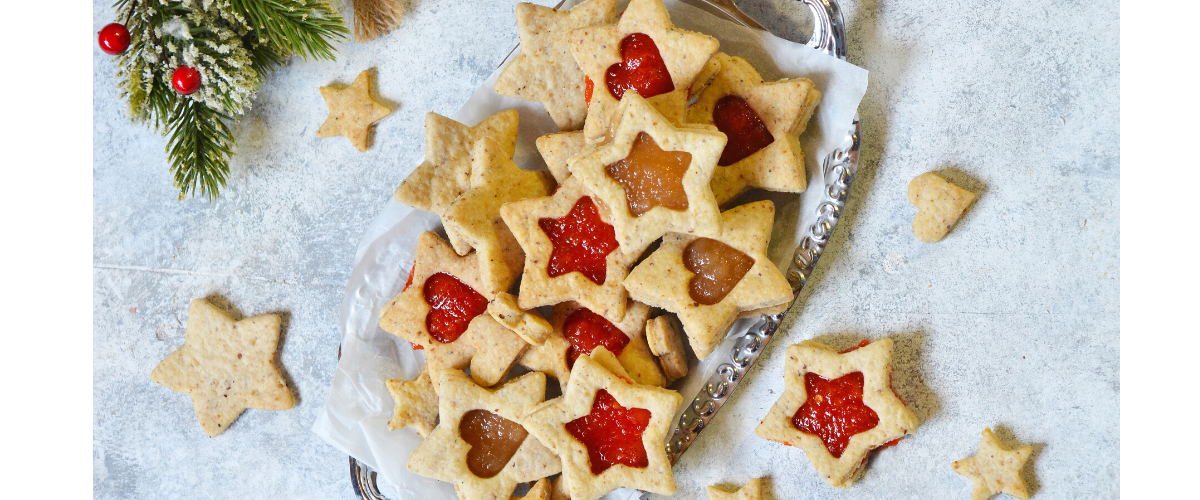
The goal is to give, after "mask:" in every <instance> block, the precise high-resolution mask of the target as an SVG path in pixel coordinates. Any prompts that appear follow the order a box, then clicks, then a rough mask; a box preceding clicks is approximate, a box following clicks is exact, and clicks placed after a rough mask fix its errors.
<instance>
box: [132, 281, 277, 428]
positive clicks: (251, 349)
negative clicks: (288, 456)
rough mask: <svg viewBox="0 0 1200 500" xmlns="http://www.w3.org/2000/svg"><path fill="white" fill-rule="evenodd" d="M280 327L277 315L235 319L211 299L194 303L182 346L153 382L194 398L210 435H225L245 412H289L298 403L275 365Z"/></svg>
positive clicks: (157, 370) (152, 376)
mask: <svg viewBox="0 0 1200 500" xmlns="http://www.w3.org/2000/svg"><path fill="white" fill-rule="evenodd" d="M279 326H280V320H279V316H278V315H275V314H263V315H261V316H255V317H253V318H246V319H243V320H241V321H234V320H233V318H231V317H229V315H228V314H225V313H224V312H222V311H221V310H220V309H217V307H216V306H214V305H212V304H210V303H209V302H208V301H207V300H204V299H196V300H193V301H192V303H191V305H190V306H189V307H188V320H187V331H186V335H187V338H186V340H184V342H183V347H180V348H179V349H176V350H175V352H172V353H171V354H170V355H168V356H167V357H166V358H165V359H163V360H162V362H161V363H159V364H158V366H156V367H154V371H152V372H150V379H151V380H153V381H155V382H157V383H158V384H159V385H161V386H163V387H166V388H168V389H171V390H173V391H176V392H182V393H184V394H187V395H189V396H191V397H192V405H193V406H195V408H196V418H197V419H199V420H200V426H201V427H203V428H204V432H206V433H208V436H209V437H215V436H216V435H217V434H220V433H222V432H225V429H228V428H229V424H230V423H232V422H233V421H234V420H235V419H237V418H238V416H239V415H241V414H242V412H243V411H245V410H246V408H254V409H256V410H287V409H289V408H291V407H292V405H294V404H295V403H296V400H295V398H294V397H293V396H292V391H290V390H288V388H287V384H286V383H285V382H284V380H283V375H282V374H281V373H280V372H279V368H278V367H276V366H275V348H276V347H277V346H278V345H279Z"/></svg>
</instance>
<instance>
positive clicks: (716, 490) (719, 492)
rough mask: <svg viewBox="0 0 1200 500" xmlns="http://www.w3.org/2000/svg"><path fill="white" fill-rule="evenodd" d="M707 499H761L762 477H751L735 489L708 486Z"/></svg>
mask: <svg viewBox="0 0 1200 500" xmlns="http://www.w3.org/2000/svg"><path fill="white" fill-rule="evenodd" d="M708 500H762V478H757V477H756V478H754V479H751V480H750V481H748V482H746V484H745V485H744V486H742V487H741V488H738V490H737V491H728V490H725V489H723V488H720V487H718V486H709V487H708Z"/></svg>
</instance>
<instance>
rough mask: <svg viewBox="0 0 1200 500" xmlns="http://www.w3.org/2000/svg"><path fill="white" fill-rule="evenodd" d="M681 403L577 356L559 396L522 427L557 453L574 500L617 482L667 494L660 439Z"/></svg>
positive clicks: (669, 481)
mask: <svg viewBox="0 0 1200 500" xmlns="http://www.w3.org/2000/svg"><path fill="white" fill-rule="evenodd" d="M682 401H683V397H682V396H680V395H679V393H678V392H675V391H671V390H667V389H663V388H661V387H651V386H645V385H638V384H632V383H630V382H628V381H626V380H623V379H621V378H620V377H618V376H616V375H613V374H612V373H610V372H608V371H607V370H605V369H604V368H602V367H601V366H600V365H599V364H597V363H596V362H595V361H592V359H591V358H590V357H588V356H580V357H579V359H577V360H576V361H575V367H574V368H573V369H572V371H571V383H570V384H568V385H567V390H566V392H565V393H564V394H563V396H562V397H560V398H557V399H554V400H552V401H548V402H546V403H544V404H542V405H541V406H539V407H538V408H537V409H536V410H535V411H533V412H532V413H530V414H529V416H527V417H525V419H524V421H522V424H523V425H524V426H525V428H526V429H528V430H529V433H530V434H532V435H533V436H535V437H537V438H538V439H539V440H540V441H541V442H542V443H544V444H546V446H548V447H550V449H551V450H553V451H554V452H555V453H557V454H558V456H559V458H560V459H561V460H562V471H563V478H565V479H564V480H565V481H566V487H567V490H568V491H569V492H570V493H571V498H573V499H575V500H593V499H595V498H598V497H600V496H601V495H604V494H605V493H608V492H609V491H612V490H614V489H616V488H621V487H626V488H637V489H640V490H644V491H648V492H651V493H658V494H662V495H671V494H674V493H675V479H674V476H673V475H672V474H671V462H670V460H669V459H668V458H667V452H666V448H665V447H664V446H663V442H664V441H665V440H666V437H667V433H668V432H670V431H671V424H672V423H673V422H672V421H673V420H674V417H675V410H676V408H678V407H679V403H681V402H682Z"/></svg>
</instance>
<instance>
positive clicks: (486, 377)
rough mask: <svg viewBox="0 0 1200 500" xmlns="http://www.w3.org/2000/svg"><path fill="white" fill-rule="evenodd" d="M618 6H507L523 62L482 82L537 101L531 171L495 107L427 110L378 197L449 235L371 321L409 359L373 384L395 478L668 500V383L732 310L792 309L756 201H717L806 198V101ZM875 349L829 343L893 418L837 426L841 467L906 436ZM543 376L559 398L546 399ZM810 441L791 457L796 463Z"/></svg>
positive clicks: (641, 12) (657, 7)
mask: <svg viewBox="0 0 1200 500" xmlns="http://www.w3.org/2000/svg"><path fill="white" fill-rule="evenodd" d="M615 3H616V2H615V0H587V1H585V2H582V3H580V4H579V5H577V6H575V7H574V8H572V9H570V10H562V11H560V10H556V9H550V8H545V7H540V6H536V5H532V4H525V3H523V4H519V5H518V6H517V9H516V13H517V15H516V17H517V25H518V29H519V31H520V37H521V49H522V50H521V53H520V54H519V55H518V56H517V57H516V58H515V59H513V61H512V62H511V63H509V65H508V66H507V67H506V68H505V69H504V71H503V72H502V73H501V75H500V77H499V78H498V80H497V82H496V91H497V92H498V93H500V94H504V95H509V96H513V97H518V98H522V99H527V100H535V101H540V102H542V103H543V104H544V106H545V108H546V111H547V112H548V113H549V115H550V116H551V118H552V119H553V120H554V122H555V123H556V124H557V125H558V126H559V128H560V129H561V131H560V132H558V133H553V134H549V135H546V136H543V137H541V138H539V139H538V140H537V147H538V150H539V152H540V153H541V155H542V157H543V159H544V160H545V162H546V165H547V166H548V167H549V171H534V170H522V169H521V168H520V167H518V166H517V165H516V164H515V163H513V160H512V157H513V151H514V148H515V144H516V136H517V130H518V116H517V113H516V112H515V111H513V110H509V111H504V112H501V113H498V114H496V115H493V116H491V117H489V118H487V119H485V120H483V121H482V122H480V123H478V124H476V125H474V126H467V125H464V124H461V123H458V122H455V121H453V120H450V119H448V118H445V117H442V116H440V115H437V114H434V113H430V114H429V115H428V116H427V119H426V148H425V152H426V158H425V161H424V162H423V163H422V164H421V165H420V166H418V167H417V169H416V170H415V171H414V172H413V173H412V174H411V175H410V176H409V177H408V178H407V179H405V180H404V181H403V183H402V184H401V185H400V186H399V188H397V189H396V193H395V197H396V199H397V200H399V201H400V202H402V203H405V204H408V205H410V206H412V207H415V208H418V209H422V210H427V211H430V212H433V213H435V214H438V215H439V216H440V217H441V220H442V223H443V226H444V228H445V233H446V235H445V238H444V239H443V238H442V237H441V236H439V235H437V234H435V233H432V232H429V233H424V234H422V235H421V236H420V238H419V239H418V244H417V248H416V251H415V256H416V257H415V265H414V267H413V269H412V270H411V272H410V274H409V279H408V283H407V284H406V285H405V288H404V290H403V291H402V292H400V293H399V294H398V295H397V296H396V297H395V298H394V299H392V300H391V302H389V303H388V304H387V306H386V307H385V308H384V309H383V311H382V312H381V316H380V326H381V327H382V328H383V329H384V330H386V331H388V332H390V333H392V334H394V335H396V336H398V337H400V338H402V339H404V340H407V341H408V342H410V343H412V345H413V346H414V348H417V349H423V350H424V351H425V354H426V360H427V366H426V368H425V369H423V370H422V372H421V374H420V375H419V376H418V378H417V379H415V380H412V381H401V380H390V381H388V386H389V389H391V391H392V394H393V396H394V397H395V399H396V409H395V414H394V417H393V419H392V421H391V422H390V423H389V428H391V429H399V428H402V427H412V428H414V429H415V430H416V431H417V432H418V433H419V434H421V435H422V436H424V437H425V441H424V442H423V443H422V444H421V445H420V446H419V447H418V448H417V449H416V450H415V451H414V452H413V453H412V455H411V456H410V458H409V461H408V468H409V469H410V470H411V471H413V472H415V473H417V474H421V475H424V476H428V477H432V478H436V479H440V480H444V481H448V482H451V483H453V484H454V485H455V488H456V491H457V492H458V494H459V496H460V497H462V498H464V499H474V498H508V497H509V496H510V495H512V493H513V491H514V489H515V488H516V486H517V485H518V484H520V483H526V482H533V481H537V483H536V484H534V485H533V486H532V489H531V490H530V495H535V496H534V498H537V497H538V495H540V496H541V497H542V498H551V497H558V498H565V497H570V498H573V499H575V500H590V499H594V498H597V497H599V496H601V495H603V494H605V493H607V492H609V491H611V490H613V489H615V488H618V487H629V488H637V489H641V490H644V491H650V492H655V493H661V494H672V493H674V491H675V483H674V480H673V477H672V474H671V464H670V462H669V461H668V458H667V456H666V452H665V449H664V446H663V444H664V441H665V438H666V436H667V434H668V433H669V432H670V430H671V427H672V419H673V417H674V414H675V411H676V409H677V408H678V407H679V404H680V403H681V402H682V397H681V396H680V394H679V393H678V392H676V391H674V390H671V389H668V388H667V386H668V385H669V384H671V383H672V382H673V381H675V380H676V379H679V378H680V377H683V376H684V375H685V374H686V373H687V370H688V365H689V362H691V361H694V360H695V359H704V358H706V357H708V356H709V355H710V354H711V353H712V352H713V350H714V349H715V348H716V347H717V346H718V345H719V344H720V343H721V341H722V340H723V338H724V335H725V333H726V330H727V329H728V327H729V326H730V324H732V322H733V321H734V320H736V319H737V318H738V317H740V316H747V315H759V314H763V313H769V312H778V311H782V310H784V309H786V308H787V307H788V306H789V305H790V303H791V300H792V290H791V287H790V286H789V284H788V282H787V280H786V279H784V276H783V274H782V273H781V272H780V271H779V269H778V268H776V267H775V265H774V264H773V263H772V262H771V261H770V259H769V258H768V257H767V254H766V252H767V246H768V244H769V243H770V237H771V229H772V227H773V223H774V216H775V207H774V205H773V204H772V203H771V202H770V201H757V202H752V203H744V204H740V205H739V204H737V203H736V200H738V199H739V198H740V196H741V195H742V194H743V193H746V192H747V191H750V190H751V189H754V188H758V189H763V190H768V191H779V192H801V191H804V189H805V188H806V179H807V176H806V171H805V167H804V154H803V152H802V151H801V149H800V145H799V140H798V136H799V134H801V133H802V132H803V131H804V129H805V127H806V125H807V123H808V121H809V118H810V117H811V116H812V113H813V110H814V108H815V107H816V106H817V104H818V102H819V101H820V97H821V94H820V92H819V91H817V90H816V89H815V88H814V87H813V84H812V82H811V81H809V80H806V79H785V80H780V81H775V82H764V81H763V79H762V77H760V76H759V74H758V72H757V71H755V69H754V68H753V67H752V66H751V65H750V64H749V63H747V62H746V61H745V60H743V59H741V58H738V57H734V56H729V55H726V54H723V53H720V52H718V49H719V44H718V42H717V40H716V39H715V38H713V37H711V36H708V35H705V34H702V33H695V32H691V31H686V30H682V29H678V28H675V27H674V25H673V24H672V23H671V19H670V17H669V15H668V13H667V10H666V8H665V6H664V5H663V3H662V0H632V1H631V2H630V3H629V6H628V8H627V9H626V10H625V11H624V12H623V13H622V14H621V15H620V16H617V14H616V11H615ZM618 18H619V20H618ZM876 344H878V345H876ZM876 344H872V345H871V347H868V348H864V349H862V352H861V353H859V354H853V353H847V354H839V353H836V352H832V355H833V356H836V357H841V356H843V355H844V356H847V357H852V358H854V359H858V358H863V359H864V360H866V361H863V362H864V363H867V364H868V365H869V367H870V369H871V370H873V371H870V373H871V376H870V377H869V378H868V379H864V381H862V382H859V384H858V393H859V394H860V399H863V398H862V397H861V394H862V391H863V387H865V388H866V389H867V390H868V392H870V391H874V390H876V389H880V390H882V389H881V387H882V388H886V389H888V390H887V391H886V392H887V394H891V395H892V398H891V399H887V398H884V397H883V396H879V398H882V399H879V400H880V401H883V400H886V402H887V403H888V404H889V405H891V404H892V403H894V404H895V405H896V407H897V408H899V409H896V408H893V407H892V406H888V407H887V408H881V409H880V410H876V411H881V410H886V411H885V412H883V413H886V415H885V417H886V418H885V419H882V420H881V421H882V422H883V423H882V424H872V425H871V426H870V427H869V428H867V429H866V430H863V431H860V433H866V434H869V436H870V437H871V439H870V440H866V439H850V437H852V436H842V437H844V438H845V439H847V440H850V444H849V448H847V449H848V450H850V451H848V452H847V453H846V454H845V455H843V456H846V457H847V459H846V462H847V463H848V462H850V461H852V459H851V458H849V457H851V456H857V455H856V454H857V453H858V451H862V452H863V456H865V453H867V452H869V451H870V449H871V448H874V447H876V446H880V445H882V444H884V443H886V442H887V441H891V440H894V439H897V438H898V437H901V436H903V435H904V434H905V433H907V432H908V431H909V430H911V429H912V428H913V427H915V426H916V423H915V418H913V419H911V421H910V420H909V419H907V418H904V414H905V412H907V409H906V408H905V407H904V405H903V403H902V402H899V400H898V398H895V397H894V394H892V393H891V391H890V380H889V379H888V377H890V371H891V370H890V352H891V349H890V343H887V342H877V343H876ZM789 354H791V351H789ZM880 356H882V357H884V358H886V359H883V358H881V357H880ZM831 363H832V361H831ZM835 364H836V363H835ZM837 366H839V367H842V366H843V365H841V364H837ZM845 366H849V365H845ZM856 366H857V365H856ZM864 366H867V365H864ZM861 375H862V374H861V373H860V374H859V376H860V378H861ZM800 376H801V377H803V375H802V374H801V375H800ZM547 378H553V379H555V380H556V381H557V384H558V387H553V386H552V387H551V388H550V391H549V392H547V390H546V389H547ZM837 380H841V379H837ZM881 381H882V382H881ZM851 382H853V381H851ZM863 384H866V385H865V386H864V385H863ZM879 384H883V385H882V386H880V385H879ZM852 392H853V391H852ZM548 394H549V395H550V396H551V397H552V399H550V400H548V401H547V400H545V399H546V397H547V395H548ZM559 394H561V395H559ZM871 394H872V395H869V396H867V397H866V399H865V400H863V401H860V405H861V404H862V403H863V402H864V401H865V403H866V405H868V406H869V405H871V404H872V402H874V401H876V400H875V399H872V398H875V397H876V396H874V395H873V394H874V393H871ZM554 396H557V397H554ZM785 398H790V399H789V400H788V401H787V404H788V405H791V404H793V403H795V404H796V405H797V406H799V405H800V404H802V403H803V394H801V395H799V396H798V397H797V396H796V395H790V396H787V395H785ZM781 401H782V400H781ZM797 401H800V402H799V403H797ZM785 406H786V405H785ZM789 408H790V407H789ZM893 410H894V411H893ZM781 411H791V412H795V413H796V414H797V415H799V413H798V410H797V409H795V408H790V409H781ZM868 411H870V410H869V409H868ZM895 415H899V417H895V418H893V417H894V416H895ZM788 416H789V417H790V414H789V415H788ZM907 416H909V417H911V412H908V413H907ZM770 418H771V417H768V421H770V422H774V421H773V420H770ZM897 418H898V420H897ZM785 420H786V419H785ZM785 423H787V425H789V426H792V427H795V426H794V425H793V424H791V423H788V422H785ZM867 423H868V424H869V423H870V422H867ZM764 425H765V426H766V425H767V422H764ZM772 425H773V424H772ZM806 425H807V424H806ZM812 425H816V426H818V427H820V426H821V425H824V424H823V423H821V422H817V423H814V424H812ZM872 429H873V430H872ZM768 431H769V429H767V430H766V431H760V433H762V434H763V435H764V436H766V437H769V438H772V439H777V437H776V435H775V434H772V433H771V432H768ZM797 432H800V431H799V430H798V431H797ZM876 434H878V436H876ZM806 435H808V436H810V437H813V438H814V439H818V441H816V443H818V444H820V445H821V446H828V444H827V443H823V442H821V441H820V438H818V437H816V436H823V434H822V433H821V431H819V430H812V429H809V434H806ZM876 438H878V439H884V438H886V440H885V441H882V442H879V443H876V442H875V441H876V440H877V439H876ZM808 442H809V441H802V442H796V443H792V444H801V443H805V445H804V448H805V450H806V451H809V452H810V453H814V451H810V450H815V449H816V448H813V447H809V446H807V443H808ZM834 446H837V445H836V444H835V445H834ZM842 446H843V447H845V444H844V443H843V444H842ZM839 455H842V453H841V452H840V451H839ZM860 458H861V457H860ZM858 462H859V463H861V459H860V460H858ZM814 463H815V460H814ZM859 463H855V464H854V467H852V470H849V471H846V472H845V473H844V474H843V475H842V476H845V477H842V476H839V477H838V478H837V482H838V483H839V485H843V484H845V483H844V481H845V480H846V479H847V478H848V477H849V478H852V477H853V476H854V472H856V471H857V470H858V467H857V466H858V465H859ZM818 468H819V469H820V467H818ZM560 472H561V475H560V476H558V478H557V479H555V480H554V481H552V482H551V481H548V480H547V479H546V478H550V477H552V476H554V475H556V474H559V473H560Z"/></svg>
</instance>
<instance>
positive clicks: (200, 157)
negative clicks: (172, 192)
mask: <svg viewBox="0 0 1200 500" xmlns="http://www.w3.org/2000/svg"><path fill="white" fill-rule="evenodd" d="M227 119H228V117H227V116H225V115H224V114H223V113H221V112H219V111H216V110H214V109H212V108H209V107H208V106H205V105H204V103H202V102H200V101H196V100H193V99H179V100H178V102H177V103H176V105H175V108H174V109H173V110H172V112H171V117H170V120H169V123H168V125H167V128H168V133H169V134H170V136H171V139H170V141H169V142H168V143H167V156H168V157H170V159H171V172H172V173H173V174H174V175H175V187H178V188H179V199H180V200H182V199H184V198H185V197H187V196H195V195H196V191H197V190H199V191H200V194H201V195H203V196H206V197H207V198H209V199H215V198H216V197H217V195H219V194H220V189H221V187H222V186H224V185H225V179H226V178H227V177H228V176H229V156H230V155H232V154H233V148H234V146H236V145H237V144H236V142H235V141H234V138H233V133H232V132H230V130H229V126H228V125H226V124H225V121H226V120H227Z"/></svg>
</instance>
